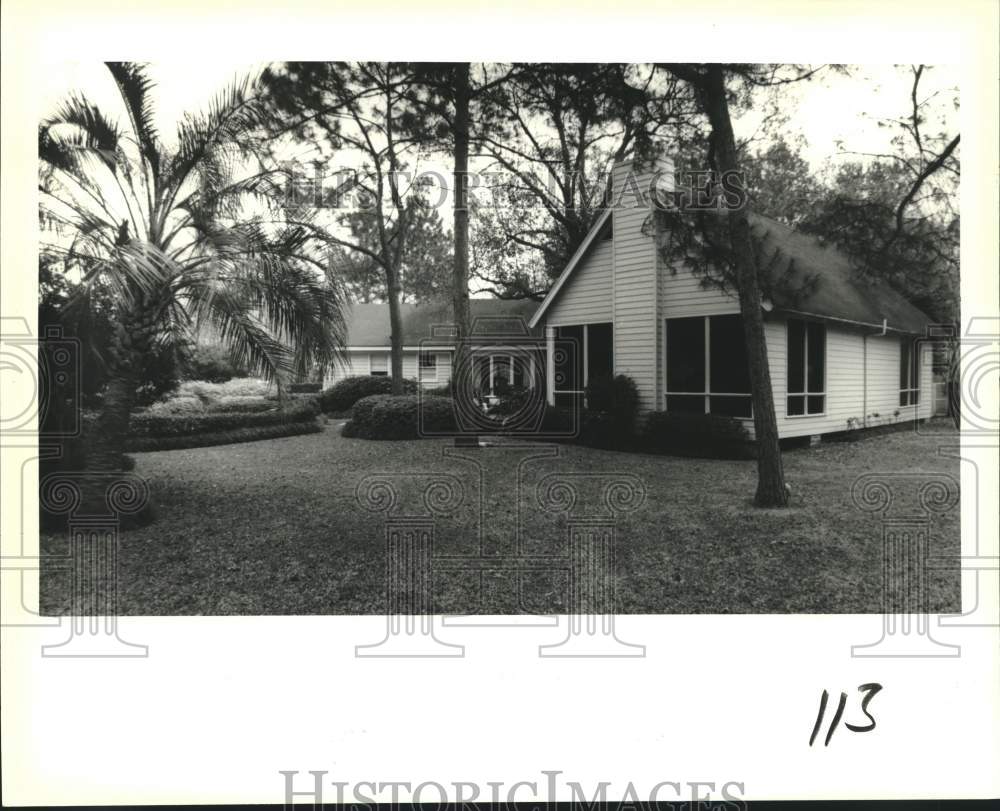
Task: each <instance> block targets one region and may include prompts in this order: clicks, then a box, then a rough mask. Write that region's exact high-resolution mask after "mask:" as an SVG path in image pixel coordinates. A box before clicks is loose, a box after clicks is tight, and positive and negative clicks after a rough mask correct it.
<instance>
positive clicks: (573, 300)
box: [546, 239, 614, 326]
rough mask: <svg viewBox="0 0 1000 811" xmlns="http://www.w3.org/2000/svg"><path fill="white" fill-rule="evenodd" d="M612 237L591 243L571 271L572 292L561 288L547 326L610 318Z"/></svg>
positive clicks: (599, 321) (600, 321)
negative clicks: (573, 270) (574, 268)
mask: <svg viewBox="0 0 1000 811" xmlns="http://www.w3.org/2000/svg"><path fill="white" fill-rule="evenodd" d="M613 268H614V250H613V242H612V240H610V239H608V240H601V241H599V242H597V243H595V244H594V245H593V246H592V247H591V248H590V250H589V251H587V255H586V256H584V257H583V259H582V261H581V262H580V265H579V266H578V267H577V268H576V272H575V273H574V274H573V283H572V285H571V289H572V293H570V291H569V290H566V291H564V292H563V293H561V294H560V295H559V297H558V298H557V299H556V300H555V301H554V302H553V303H552V306H551V307H550V308H549V311H548V313H547V315H546V317H547V319H548V323H549V325H550V326H566V325H570V324H599V323H604V322H608V321H611V320H612V301H611V290H612V284H611V274H612V270H613Z"/></svg>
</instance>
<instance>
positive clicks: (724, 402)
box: [708, 397, 752, 419]
mask: <svg viewBox="0 0 1000 811" xmlns="http://www.w3.org/2000/svg"><path fill="white" fill-rule="evenodd" d="M708 399H709V408H710V409H711V411H712V413H713V414H719V415H720V416H723V417H746V418H748V419H749V418H750V417H751V416H752V410H751V407H750V405H751V404H750V398H749V397H709V398H708Z"/></svg>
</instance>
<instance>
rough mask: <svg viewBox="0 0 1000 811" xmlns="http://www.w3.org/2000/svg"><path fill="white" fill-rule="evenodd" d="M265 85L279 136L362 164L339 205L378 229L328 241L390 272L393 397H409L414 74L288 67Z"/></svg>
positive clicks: (416, 139)
mask: <svg viewBox="0 0 1000 811" xmlns="http://www.w3.org/2000/svg"><path fill="white" fill-rule="evenodd" d="M264 81H265V83H266V85H267V87H268V88H269V94H268V95H269V100H270V102H271V107H272V110H273V112H274V113H275V119H276V123H275V126H274V132H275V134H276V135H277V134H281V133H286V132H293V133H295V134H296V135H298V136H299V137H300V138H301V139H305V140H312V141H313V142H314V143H316V144H317V145H318V146H320V147H321V148H325V150H326V153H327V155H329V154H335V155H337V156H338V158H340V159H341V160H343V161H345V162H348V161H354V162H355V163H357V166H356V167H354V168H353V169H351V170H350V171H349V172H348V174H349V177H348V179H346V180H343V181H341V182H340V183H339V185H338V186H337V188H336V190H335V195H336V196H337V198H338V199H337V200H335V201H334V202H335V204H338V205H339V204H341V203H343V202H344V200H348V204H349V205H357V207H358V208H359V209H361V210H363V211H365V212H366V214H364V215H363V216H364V217H365V218H367V219H366V220H365V221H366V222H367V223H368V224H369V225H371V226H372V227H371V228H360V229H359V230H358V231H357V232H355V233H351V232H350V225H351V223H350V219H349V218H348V220H347V223H346V224H347V226H348V233H343V232H342V231H343V229H337V228H334V227H333V225H334V223H329V226H330V227H328V228H326V229H324V234H325V238H326V239H327V240H328V242H329V244H330V245H331V247H335V248H339V249H341V250H346V251H348V252H350V253H351V254H353V255H354V256H355V257H356V259H357V260H359V261H363V262H370V263H372V264H373V265H374V266H375V267H377V268H379V269H380V270H381V272H382V275H383V277H384V283H385V300H386V302H387V303H388V305H389V325H390V331H391V334H390V347H391V353H390V357H391V369H392V392H393V394H402V393H403V343H402V340H403V339H402V316H401V313H400V306H399V305H400V297H401V294H402V285H401V277H400V272H401V267H402V263H403V257H404V255H405V251H406V245H407V240H408V238H409V234H410V230H411V225H412V222H413V219H414V208H413V206H411V205H410V203H409V202H408V198H409V197H410V195H411V194H412V193H414V192H415V180H414V178H412V177H410V176H409V174H408V170H409V168H410V164H411V162H413V161H415V160H416V159H417V158H418V157H419V149H420V146H421V144H422V143H424V142H425V141H426V139H427V136H426V133H425V132H424V130H423V128H422V124H421V121H420V119H419V117H418V116H416V115H415V114H414V108H413V105H412V98H413V86H414V76H413V73H412V70H411V69H410V68H409V67H408V66H407V65H406V64H404V63H394V62H358V63H345V62H288V63H284V64H282V65H279V66H275V67H273V68H271V69H270V70H269V71H267V72H266V73H265V76H264ZM355 224H356V225H358V226H360V225H361V224H362V223H361V222H356V223H355Z"/></svg>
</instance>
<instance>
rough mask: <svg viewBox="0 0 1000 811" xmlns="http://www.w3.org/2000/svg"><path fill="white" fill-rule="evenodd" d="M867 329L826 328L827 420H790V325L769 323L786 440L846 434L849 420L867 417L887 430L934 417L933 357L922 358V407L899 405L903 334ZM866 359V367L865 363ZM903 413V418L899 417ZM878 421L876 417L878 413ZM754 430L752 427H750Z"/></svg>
mask: <svg viewBox="0 0 1000 811" xmlns="http://www.w3.org/2000/svg"><path fill="white" fill-rule="evenodd" d="M865 335H866V332H865V330H862V329H853V328H849V327H839V326H834V325H832V324H829V323H828V324H827V329H826V411H825V413H824V414H822V415H816V416H808V415H806V416H801V417H789V416H788V414H787V405H786V398H787V395H788V386H787V351H788V338H787V331H786V321H785V319H783V318H772V319H770V320H768V322H767V323H766V324H765V337H766V340H767V354H768V362H769V365H770V368H771V384H772V386H773V388H774V406H775V412H776V415H777V420H778V434H779V436H781V437H796V436H809V435H813V434H824V433H831V432H834V431H846V430H847V420H848V419H851V418H854V419H856V420H858V421H859V422H861V421H863V420H865V418H866V417H867V418H868V424H869V425H885V424H891V423H893V422H905V421H907V420H913V419H918V418H919V419H923V418H926V417H928V416H929V415H930V412H931V408H932V405H931V396H932V383H931V380H930V378H931V357H930V352H929V351H927V352H924V353H923V356H922V367H921V380H920V390H921V391H920V402H919V404H918V405H917V406H909V407H905V408H904V407H900V405H899V354H900V338H899V336H898V335H888V336H885V337H881V336H872V335H870V334H869V335H868V337H867V338H866V337H865ZM866 355H867V363H866V361H865V358H866ZM897 409H898V410H899V412H900V413H899V416H898V417H897V416H896V415H895V412H896V410H897ZM876 412H877V413H878V414H879V417H878V418H873V417H872V415H873V414H875V413H876ZM748 427H749V428H751V430H752V423H749V424H748Z"/></svg>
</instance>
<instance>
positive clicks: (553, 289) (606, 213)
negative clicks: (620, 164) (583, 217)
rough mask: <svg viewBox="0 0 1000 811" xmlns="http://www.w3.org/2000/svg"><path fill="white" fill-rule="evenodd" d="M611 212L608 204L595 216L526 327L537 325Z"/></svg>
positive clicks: (531, 327)
mask: <svg viewBox="0 0 1000 811" xmlns="http://www.w3.org/2000/svg"><path fill="white" fill-rule="evenodd" d="M611 212H612V209H611V207H610V206H609V207H608V208H606V209H604V212H603V213H602V214H601V216H600V217H598V218H597V222H595V223H594V225H593V226H592V227H591V229H590V233H588V234H587V236H586V237H584V239H583V242H581V243H580V247H579V248H577V249H576V253H574V254H573V256H572V257H571V258H570V260H569V262H568V263H567V265H566V269H565V270H563V272H562V273H560V274H559V278H558V279H556V283H555V284H554V285H552V287H551V289H550V290H549V292H548V295H546V296H545V298H544V299H542V303H541V304H540V305H538V309H537V310H535V314H534V315H533V316H532V317H531V320H530V321H529V322H528V329H534V328H535V327H536V326H537V325H538V322H539V321H541V319H542V316H543V315H544V314H545V311H546V310H547V309H548V308H549V306H550V305H551V304H552V302H553V301H554V300H555V297H556V296H557V295H559V291H560V290H561V289H562V286H563V285H564V284H565V283H566V280H567V279H568V278H569V277H570V275H571V274H572V273H573V271H574V270H575V269H576V266H577V264H579V262H580V260H581V259H583V255H584V254H585V253H586V252H587V250H588V249H589V248H590V244H591V243H592V242H593V241H594V238H595V237H596V236H597V235H598V234H599V233H600V231H601V229H603V228H604V224H605V223H606V222H607V221H608V219H609V218H610V217H611ZM612 275H613V273H612Z"/></svg>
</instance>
